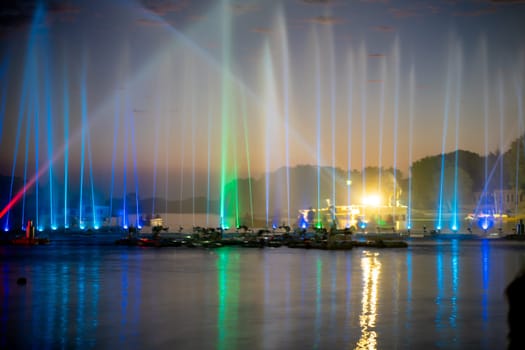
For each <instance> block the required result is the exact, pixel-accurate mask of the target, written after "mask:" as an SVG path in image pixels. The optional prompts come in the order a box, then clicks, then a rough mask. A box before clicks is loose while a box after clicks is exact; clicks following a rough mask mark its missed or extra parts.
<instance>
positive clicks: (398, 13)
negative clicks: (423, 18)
mask: <svg viewBox="0 0 525 350" xmlns="http://www.w3.org/2000/svg"><path fill="white" fill-rule="evenodd" d="M389 11H390V13H391V14H392V15H393V16H394V17H396V18H408V17H414V16H417V15H418V13H417V12H415V11H414V10H408V9H397V8H391V9H389Z"/></svg>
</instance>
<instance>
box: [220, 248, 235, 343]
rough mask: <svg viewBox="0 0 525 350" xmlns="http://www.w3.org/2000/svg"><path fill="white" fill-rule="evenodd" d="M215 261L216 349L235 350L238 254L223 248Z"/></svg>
mask: <svg viewBox="0 0 525 350" xmlns="http://www.w3.org/2000/svg"><path fill="white" fill-rule="evenodd" d="M217 255H218V259H217V284H218V286H217V287H218V288H217V297H218V302H219V307H218V315H217V331H218V339H217V344H218V349H232V348H235V344H233V342H234V341H235V339H236V338H237V334H236V331H235V330H236V329H237V328H238V305H239V281H240V278H239V277H240V276H239V271H238V270H237V269H236V267H238V266H239V254H238V253H234V251H232V250H230V249H228V248H224V249H221V250H220V251H219V252H218V253H217Z"/></svg>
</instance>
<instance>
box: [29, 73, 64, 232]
mask: <svg viewBox="0 0 525 350" xmlns="http://www.w3.org/2000/svg"><path fill="white" fill-rule="evenodd" d="M66 67H67V66H66V64H64V87H63V89H64V91H63V95H64V97H63V99H64V100H63V103H64V111H63V114H64V144H65V145H66V147H65V149H64V228H69V221H68V208H69V204H68V192H69V146H68V145H69V81H68V76H67V68H66ZM24 182H25V181H24Z"/></svg>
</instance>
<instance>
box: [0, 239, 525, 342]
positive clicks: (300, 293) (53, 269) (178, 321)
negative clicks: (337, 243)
mask: <svg viewBox="0 0 525 350" xmlns="http://www.w3.org/2000/svg"><path fill="white" fill-rule="evenodd" d="M86 242H88V243H89V244H87V243H86V244H84V243H83V242H82V241H81V240H80V241H77V242H74V243H73V242H65V241H62V242H52V244H51V245H49V246H37V247H8V246H2V247H0V256H1V269H0V279H1V281H2V283H1V286H2V287H1V290H0V302H1V308H0V310H1V321H0V348H17V349H25V348H35V347H36V348H44V349H46V348H47V349H57V348H64V349H65V348H67V349H70V348H79V349H89V348H96V349H107V348H112V349H118V348H126V349H141V348H157V349H173V348H177V349H185V348H186V349H189V348H191V349H246V348H252V349H295V348H301V349H306V348H322V349H342V348H350V349H353V348H367V349H375V348H377V349H408V348H412V349H421V348H424V347H427V348H442V349H501V348H505V347H506V344H507V339H506V335H507V331H508V329H507V323H506V322H507V321H506V317H507V311H508V306H507V302H506V299H505V294H504V290H505V288H506V286H507V285H508V283H509V282H510V281H511V280H512V279H513V278H514V277H515V276H516V274H517V272H518V271H519V270H520V269H521V267H522V264H523V262H524V261H525V259H523V257H524V255H525V254H524V252H525V250H524V248H525V245H524V244H522V243H520V242H504V241H496V240H491V241H489V240H480V241H457V240H448V241H417V240H414V241H411V242H410V246H409V248H408V249H383V250H380V249H362V248H355V249H353V250H350V251H321V250H303V249H290V248H285V247H283V248H275V249H273V248H265V249H256V248H237V247H231V248H228V247H225V248H220V249H215V250H206V249H198V248H193V249H192V248H160V249H159V248H138V247H121V246H113V245H110V244H96V242H93V240H89V239H86ZM22 276H23V277H26V278H27V284H26V285H25V286H21V285H17V283H16V282H17V278H19V277H22Z"/></svg>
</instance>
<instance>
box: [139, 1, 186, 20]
mask: <svg viewBox="0 0 525 350" xmlns="http://www.w3.org/2000/svg"><path fill="white" fill-rule="evenodd" d="M142 5H143V6H144V7H145V8H147V9H148V10H150V11H151V12H154V13H156V14H157V15H159V16H165V15H166V14H168V13H171V12H180V11H182V10H184V9H186V8H187V7H188V6H189V1H188V0H142Z"/></svg>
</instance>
